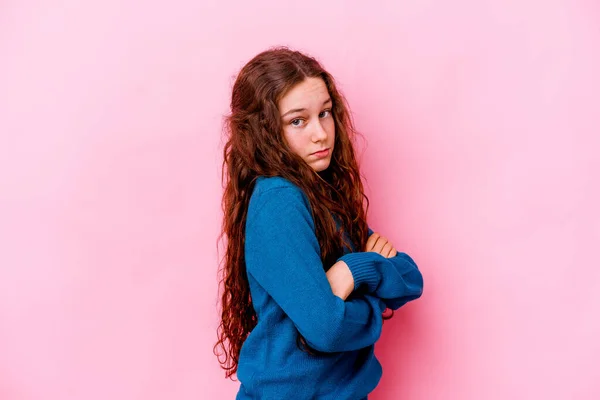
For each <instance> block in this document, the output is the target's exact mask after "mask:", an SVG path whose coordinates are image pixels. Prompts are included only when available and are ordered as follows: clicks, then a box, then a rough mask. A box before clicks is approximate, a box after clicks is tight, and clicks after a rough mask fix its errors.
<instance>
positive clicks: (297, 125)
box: [290, 118, 304, 127]
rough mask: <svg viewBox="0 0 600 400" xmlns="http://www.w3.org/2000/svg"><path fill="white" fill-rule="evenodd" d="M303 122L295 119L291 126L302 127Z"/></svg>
mask: <svg viewBox="0 0 600 400" xmlns="http://www.w3.org/2000/svg"><path fill="white" fill-rule="evenodd" d="M302 122H304V120H302V119H301V118H294V119H293V120H291V121H290V125H292V126H295V127H299V126H302Z"/></svg>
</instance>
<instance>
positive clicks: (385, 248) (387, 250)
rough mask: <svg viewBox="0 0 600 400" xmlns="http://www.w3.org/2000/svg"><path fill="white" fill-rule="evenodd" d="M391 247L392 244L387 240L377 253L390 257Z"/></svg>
mask: <svg viewBox="0 0 600 400" xmlns="http://www.w3.org/2000/svg"><path fill="white" fill-rule="evenodd" d="M393 248H394V247H393V246H392V244H391V243H390V242H387V243H386V244H385V246H383V249H381V253H379V254H381V255H382V256H384V257H385V258H390V257H389V255H390V252H391V251H392V249H393Z"/></svg>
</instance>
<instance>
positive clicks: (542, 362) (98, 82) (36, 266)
mask: <svg viewBox="0 0 600 400" xmlns="http://www.w3.org/2000/svg"><path fill="white" fill-rule="evenodd" d="M288 3H289V4H288ZM367 3H368V2H365V1H341V0H338V1H331V2H321V1H316V0H312V1H303V2H285V1H280V0H271V1H262V2H236V3H231V2H221V1H219V2H218V1H216V0H214V1H192V0H185V1H176V2H166V1H162V2H161V1H146V2H139V1H131V0H105V1H102V2H100V1H97V2H81V1H75V0H66V1H41V0H37V1H36V0H31V1H17V0H4V1H2V2H0V58H1V61H0V132H1V133H2V135H1V146H0V206H1V207H0V398H1V399H2V400H30V399H43V400H59V399H60V400H70V399H82V400H83V399H85V400H95V399H98V400H99V399H119V400H121V399H123V400H128V399H140V400H142V399H143V400H158V399H177V400H179V399H181V400H185V399H190V400H191V399H232V398H233V397H234V394H235V392H236V391H237V387H238V384H237V383H232V382H229V381H227V380H225V379H224V378H223V372H222V371H221V370H220V369H219V366H218V363H217V360H216V358H215V357H214V356H213V354H212V345H213V343H214V340H215V337H216V336H215V329H216V323H217V313H216V301H217V293H216V290H217V285H216V268H217V262H218V255H217V247H216V239H217V235H218V233H219V228H220V200H221V199H220V196H221V186H220V172H219V169H220V161H221V148H222V141H221V134H220V132H221V121H222V116H223V115H224V114H225V113H226V112H227V106H228V97H229V95H230V93H229V92H230V86H231V83H232V79H233V76H234V75H235V74H236V72H237V71H238V70H239V68H240V67H241V66H242V65H243V64H244V63H245V62H246V61H247V60H249V59H250V58H251V57H252V56H253V55H255V54H256V53H257V52H259V51H261V50H263V49H265V48H267V47H269V46H271V45H276V44H288V45H290V46H293V47H295V48H298V49H303V50H306V51H308V52H310V53H312V54H314V55H315V56H317V57H318V58H319V59H320V60H321V61H323V63H324V64H325V66H326V67H327V68H328V69H329V70H330V71H331V72H332V73H333V74H334V76H336V77H337V79H338V80H339V83H340V86H341V88H342V90H343V91H344V92H345V93H346V95H347V97H348V100H349V102H350V104H351V106H352V108H353V110H354V115H355V120H356V123H357V126H358V128H359V129H360V131H361V132H362V133H363V134H364V137H365V141H364V142H365V143H367V144H368V145H367V146H366V151H365V152H364V156H363V158H362V159H363V172H364V175H365V176H366V178H367V180H368V190H369V194H370V199H371V206H372V207H371V213H370V223H371V225H372V226H373V227H374V228H375V229H376V230H379V231H381V232H382V233H384V234H385V235H387V236H388V237H390V238H391V239H392V240H393V242H394V243H395V244H396V246H397V247H398V248H400V249H401V250H404V251H407V252H409V253H410V254H411V255H413V256H414V258H415V259H416V260H417V261H418V262H419V264H420V266H421V269H422V270H423V273H424V275H425V284H426V285H425V295H424V297H423V298H422V299H421V300H419V301H418V302H415V303H414V304H411V305H409V306H407V307H406V308H403V309H401V310H400V312H399V313H398V314H397V315H396V317H395V318H394V319H393V320H392V321H389V322H387V323H386V325H385V327H384V334H383V338H382V339H381V341H380V344H379V345H378V346H377V354H378V355H379V357H380V360H381V362H382V364H383V367H384V376H383V379H382V381H381V384H380V386H379V387H378V389H377V390H376V391H375V393H374V394H373V396H372V398H373V399H374V400H383V399H387V400H397V399H419V400H421V399H424V400H431V399H467V400H470V399H473V400H476V399H477V400H479V399H490V400H493V399H503V400H504V399H509V398H510V399H598V398H600V383H598V382H599V380H598V379H599V378H600V361H599V359H600V340H599V337H600V310H599V309H600V307H599V306H600V268H599V267H600V262H599V257H598V255H597V252H598V244H599V243H600V212H599V209H598V204H600V190H599V183H600V179H599V176H598V172H599V171H600V161H599V158H598V150H599V148H600V147H599V146H600V139H599V136H600V119H599V115H600V95H599V93H600V92H599V90H600V75H599V71H600V44H599V43H600V28H599V26H600V12H599V11H600V7H599V6H598V4H597V3H595V2H592V1H573V0H555V1H534V0H527V1H523V0H519V1H517V0H512V1H495V2H492V1H481V0H456V1H452V2H449V1H432V0H429V1H428V0H424V1H412V2H411V1H402V2H400V1H398V2H395V1H382V2H379V3H378V5H374V3H371V5H367ZM376 3H377V2H376Z"/></svg>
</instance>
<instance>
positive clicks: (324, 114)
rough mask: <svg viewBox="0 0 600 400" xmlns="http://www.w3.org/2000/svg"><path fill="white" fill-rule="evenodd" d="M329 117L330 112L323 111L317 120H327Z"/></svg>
mask: <svg viewBox="0 0 600 400" xmlns="http://www.w3.org/2000/svg"><path fill="white" fill-rule="evenodd" d="M329 116H331V110H323V111H321V113H320V114H319V118H327V117H329Z"/></svg>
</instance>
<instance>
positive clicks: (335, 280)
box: [327, 261, 354, 300]
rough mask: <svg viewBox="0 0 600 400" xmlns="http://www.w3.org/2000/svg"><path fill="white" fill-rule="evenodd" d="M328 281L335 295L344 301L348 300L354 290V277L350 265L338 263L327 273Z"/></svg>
mask: <svg viewBox="0 0 600 400" xmlns="http://www.w3.org/2000/svg"><path fill="white" fill-rule="evenodd" d="M327 280H328V281H329V285H330V286H331V290H332V291H333V294H334V295H336V296H337V297H339V298H341V299H342V300H346V299H347V298H348V296H350V293H352V291H353V290H354V277H353V276H352V272H351V271H350V268H348V264H346V263H345V262H343V261H338V262H336V263H335V264H333V265H332V266H331V268H329V270H328V271H327Z"/></svg>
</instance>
